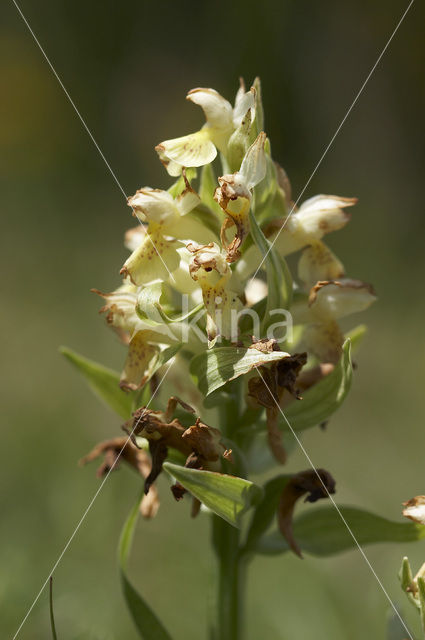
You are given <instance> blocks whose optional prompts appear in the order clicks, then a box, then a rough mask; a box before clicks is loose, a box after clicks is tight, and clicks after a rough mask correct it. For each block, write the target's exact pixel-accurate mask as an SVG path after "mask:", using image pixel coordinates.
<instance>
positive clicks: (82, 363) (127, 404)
mask: <svg viewBox="0 0 425 640" xmlns="http://www.w3.org/2000/svg"><path fill="white" fill-rule="evenodd" d="M60 352H61V353H62V354H63V355H64V356H65V358H66V359H67V360H69V362H71V364H73V365H74V366H75V367H76V368H77V369H78V371H79V372H80V373H81V374H82V375H83V377H84V378H85V379H86V381H87V382H88V384H89V387H90V389H91V390H92V391H93V392H94V393H95V394H96V395H97V396H98V397H99V398H100V399H101V400H103V402H104V403H105V404H106V405H107V406H108V407H110V408H111V409H113V411H115V412H116V413H118V415H120V416H121V417H122V418H125V419H126V420H127V419H128V418H129V417H130V416H131V411H132V403H133V394H132V393H126V392H124V391H123V390H122V389H120V387H119V383H120V374H119V373H117V372H116V371H113V370H112V369H108V368H107V367H104V366H103V365H101V364H99V363H97V362H94V361H93V360H88V359H87V358H84V356H81V355H80V354H78V353H76V352H75V351H72V350H71V349H68V348H67V347H61V348H60Z"/></svg>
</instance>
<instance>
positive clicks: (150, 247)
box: [120, 225, 180, 285]
mask: <svg viewBox="0 0 425 640" xmlns="http://www.w3.org/2000/svg"><path fill="white" fill-rule="evenodd" d="M152 226H153V225H152ZM178 246H179V245H178V242H177V241H176V240H167V239H166V238H165V237H164V236H163V235H162V228H161V227H160V225H155V226H154V228H153V229H148V231H147V232H146V235H145V238H144V240H143V242H142V244H141V245H140V246H139V247H138V248H137V249H136V250H135V251H133V253H132V254H131V256H130V257H129V258H127V260H126V261H125V263H124V266H123V267H122V269H121V271H120V273H121V275H124V276H128V277H129V278H130V279H131V281H132V282H133V283H134V284H135V285H141V284H147V283H148V282H153V281H154V280H158V279H159V280H166V279H167V278H168V276H169V274H170V273H172V272H173V271H174V269H176V268H177V267H178V265H179V262H180V258H179V256H178V254H177V251H176V249H177V248H178Z"/></svg>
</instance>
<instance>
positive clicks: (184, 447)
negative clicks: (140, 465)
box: [123, 396, 231, 500]
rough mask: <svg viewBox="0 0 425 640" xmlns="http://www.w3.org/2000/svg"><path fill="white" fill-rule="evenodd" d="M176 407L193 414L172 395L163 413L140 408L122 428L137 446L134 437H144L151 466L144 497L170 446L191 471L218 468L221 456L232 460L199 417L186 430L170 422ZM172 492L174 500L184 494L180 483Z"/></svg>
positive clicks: (217, 434)
mask: <svg viewBox="0 0 425 640" xmlns="http://www.w3.org/2000/svg"><path fill="white" fill-rule="evenodd" d="M177 404H180V405H181V406H182V407H183V408H184V409H185V410H186V411H188V412H190V413H194V409H192V407H190V406H189V405H188V404H186V403H185V402H183V401H182V400H180V399H179V398H176V397H174V396H172V397H171V398H170V399H169V401H168V404H167V408H166V410H165V412H162V411H154V410H152V409H147V408H146V407H141V408H140V409H138V410H137V411H135V412H134V413H133V418H132V420H130V421H128V422H126V423H125V425H124V426H123V428H124V429H125V430H126V431H127V433H129V434H130V437H131V438H132V441H133V442H134V444H136V446H137V437H142V438H145V439H146V440H147V441H148V443H149V451H150V454H151V459H152V464H151V469H150V472H149V474H148V475H147V477H146V480H145V493H146V494H148V492H149V490H150V488H151V486H152V484H153V483H154V482H155V480H156V478H157V477H158V476H159V474H160V473H161V471H162V466H163V464H164V462H165V460H166V458H167V456H168V449H169V447H171V448H173V449H175V450H176V451H179V452H180V453H181V454H183V455H184V456H185V457H186V463H185V466H186V467H188V468H191V469H208V470H214V471H215V470H219V468H220V466H219V464H218V461H219V458H220V457H221V456H223V457H224V458H226V459H231V451H229V450H227V449H226V447H225V445H224V444H223V443H222V441H221V432H220V431H219V430H218V429H215V428H214V427H209V426H208V425H207V424H205V423H204V422H202V421H201V420H200V418H197V420H196V422H195V424H194V425H193V426H191V427H189V428H187V429H186V428H185V427H183V425H182V424H181V422H180V421H179V420H178V419H177V418H174V419H173V420H171V418H172V415H173V414H174V412H175V409H176V407H177ZM171 490H172V492H173V495H174V497H175V498H176V500H180V499H181V498H182V496H183V494H184V493H185V490H184V488H183V487H182V486H181V485H180V484H179V483H176V484H175V485H174V486H173V487H172V488H171Z"/></svg>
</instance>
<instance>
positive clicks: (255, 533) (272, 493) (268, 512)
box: [245, 475, 292, 551]
mask: <svg viewBox="0 0 425 640" xmlns="http://www.w3.org/2000/svg"><path fill="white" fill-rule="evenodd" d="M291 477H292V476H291V475H280V476H277V477H276V478H272V479H271V480H269V481H268V482H266V484H265V485H264V487H263V489H264V494H263V497H262V499H261V501H260V502H259V503H258V505H257V507H256V508H255V511H254V515H253V517H252V520H251V524H250V527H249V529H248V534H247V538H246V543H245V550H247V551H249V550H250V549H254V548H255V545H256V543H257V541H258V539H259V538H260V537H261V536H262V535H263V533H265V532H266V531H267V529H268V528H269V526H270V525H271V523H272V521H273V519H274V518H275V517H276V510H277V505H278V503H279V498H280V496H281V494H282V491H283V489H284V488H285V486H286V485H287V484H288V481H289V480H290V479H291Z"/></svg>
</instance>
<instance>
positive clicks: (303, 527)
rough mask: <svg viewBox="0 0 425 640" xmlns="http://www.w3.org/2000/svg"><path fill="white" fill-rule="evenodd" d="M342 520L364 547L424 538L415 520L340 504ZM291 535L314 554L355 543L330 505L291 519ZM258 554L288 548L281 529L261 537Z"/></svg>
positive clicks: (424, 529)
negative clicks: (405, 519)
mask: <svg viewBox="0 0 425 640" xmlns="http://www.w3.org/2000/svg"><path fill="white" fill-rule="evenodd" d="M339 509H340V511H341V513H342V515H343V517H344V519H345V520H346V522H347V524H348V526H349V527H350V529H351V531H352V532H353V534H354V536H355V537H356V539H357V541H358V543H359V544H360V545H361V546H363V545H366V544H373V543H377V542H412V541H414V540H421V539H422V538H424V537H425V526H424V525H420V524H416V523H414V522H393V521H391V520H387V519H386V518H382V517H381V516H377V515H375V514H373V513H370V512H369V511H364V510H363V509H358V508H356V507H339ZM294 537H295V540H296V541H297V542H298V544H299V546H300V547H301V549H302V550H303V551H306V552H307V553H311V554H312V555H314V556H322V557H326V556H332V555H335V554H337V553H341V552H342V551H346V550H347V549H352V548H355V547H356V546H357V545H356V543H355V541H354V539H353V537H352V536H351V534H350V532H349V531H348V529H347V527H346V525H345V524H344V522H343V520H342V518H341V516H340V515H339V513H338V512H337V510H336V509H335V507H334V506H333V505H328V506H326V507H319V508H317V509H312V510H308V511H305V512H304V513H302V514H301V515H300V516H299V517H298V518H296V519H295V522H294ZM256 549H257V551H258V552H259V553H263V554H272V555H273V554H278V553H284V552H285V551H288V550H289V548H288V544H287V542H286V540H285V538H284V537H283V536H282V535H281V533H280V532H278V531H275V532H273V533H271V534H269V535H267V536H264V537H263V538H262V539H261V540H260V541H259V542H258V544H257V547H256Z"/></svg>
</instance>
